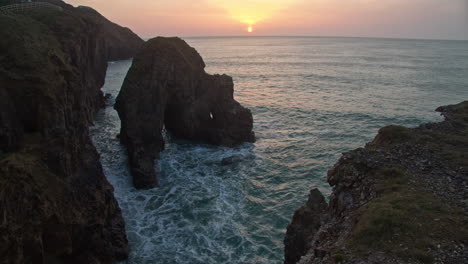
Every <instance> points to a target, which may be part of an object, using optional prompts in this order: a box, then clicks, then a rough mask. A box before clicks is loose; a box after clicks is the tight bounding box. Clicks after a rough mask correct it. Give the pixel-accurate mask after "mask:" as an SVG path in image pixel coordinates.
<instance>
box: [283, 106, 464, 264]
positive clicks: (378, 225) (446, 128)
mask: <svg viewBox="0 0 468 264" xmlns="http://www.w3.org/2000/svg"><path fill="white" fill-rule="evenodd" d="M437 111H439V112H442V115H444V117H445V121H443V122H440V123H434V124H424V125H421V126H419V127H417V128H404V127H399V126H388V127H385V128H382V129H381V130H380V131H379V134H378V135H377V136H376V138H375V139H374V141H373V142H371V143H369V144H367V146H366V147H365V148H361V149H357V150H354V151H351V152H348V153H345V154H344V155H343V157H342V158H341V159H340V161H339V162H338V163H337V164H336V165H335V166H334V167H333V168H332V169H331V170H330V171H329V173H328V182H329V183H330V185H331V186H333V193H332V195H331V197H330V203H329V205H328V208H327V209H326V210H324V212H322V213H318V212H317V210H312V213H311V214H315V215H317V214H318V216H315V218H314V219H315V220H314V221H319V222H320V224H319V227H317V225H316V224H314V225H315V226H316V227H315V228H314V229H313V230H311V231H310V232H309V233H308V234H307V236H306V238H305V239H304V238H302V239H291V238H296V237H297V235H296V234H295V230H306V228H307V225H308V224H307V223H305V224H304V223H303V222H301V221H299V220H293V222H292V223H291V224H290V226H289V227H288V233H287V236H286V240H285V246H286V250H285V254H286V256H285V259H286V261H285V263H465V262H467V260H468V250H467V248H466V245H467V243H468V221H467V220H466V219H467V208H468V204H467V198H468V195H467V192H466V190H467V180H468V163H467V159H466V157H467V155H468V102H463V103H460V104H458V105H452V106H445V107H440V108H438V109H437ZM313 203H320V198H317V199H315V200H314V201H309V202H308V204H313ZM309 208H312V207H310V206H309ZM300 210H303V209H300ZM298 212H299V211H298ZM298 212H296V214H295V218H296V216H297V214H298ZM306 217H307V216H306ZM301 247H305V248H306V249H302V252H300V254H299V255H298V254H297V249H300V248H301ZM301 257H302V258H301Z"/></svg>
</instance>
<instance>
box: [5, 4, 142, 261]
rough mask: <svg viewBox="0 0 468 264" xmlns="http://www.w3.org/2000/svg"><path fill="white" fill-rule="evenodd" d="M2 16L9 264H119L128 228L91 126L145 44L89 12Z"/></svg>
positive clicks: (37, 11) (69, 10) (40, 11)
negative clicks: (111, 68) (113, 74)
mask: <svg viewBox="0 0 468 264" xmlns="http://www.w3.org/2000/svg"><path fill="white" fill-rule="evenodd" d="M55 2H56V3H57V4H60V5H62V6H63V7H64V8H63V11H57V10H54V9H47V8H38V9H33V10H28V11H27V12H24V13H21V14H10V15H0V256H2V258H1V260H0V262H1V263H112V262H113V261H114V260H121V259H125V258H126V257H127V255H128V246H127V238H126V234H125V227H124V221H123V219H122V216H121V212H120V209H119V206H118V204H117V201H116V200H115V198H114V195H113V188H112V186H111V185H110V184H109V183H108V182H107V180H106V178H105V177H104V175H103V172H102V167H101V164H100V161H99V155H98V153H97V152H96V150H95V148H94V146H93V145H92V143H91V140H90V137H89V133H88V126H89V125H90V124H91V123H92V120H93V117H94V114H95V113H96V111H97V110H98V109H99V108H100V107H102V106H103V102H104V99H103V96H102V92H101V91H100V88H101V87H102V85H103V83H104V77H105V74H106V68H107V61H108V60H114V59H124V58H130V57H131V56H133V54H135V53H136V51H137V50H138V49H139V47H140V46H141V45H142V44H143V41H142V40H141V39H140V38H139V37H138V36H136V35H135V34H133V33H132V32H131V31H129V30H127V29H125V28H121V27H120V26H117V25H115V24H112V23H111V22H109V21H107V20H106V19H104V18H103V17H102V16H100V15H99V14H98V13H97V12H95V11H93V10H90V9H89V8H73V7H72V6H69V5H67V4H65V3H63V2H61V1H55Z"/></svg>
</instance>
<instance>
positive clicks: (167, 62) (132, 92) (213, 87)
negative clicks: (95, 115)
mask: <svg viewBox="0 0 468 264" xmlns="http://www.w3.org/2000/svg"><path fill="white" fill-rule="evenodd" d="M204 68H205V63H204V62H203V59H202V58H201V57H200V55H199V54H198V52H197V51H196V50H195V49H193V48H191V47H190V46H189V45H188V44H187V43H185V41H183V40H181V39H179V38H162V37H158V38H154V39H151V40H149V41H148V42H147V43H146V44H145V45H144V46H143V48H142V49H141V51H140V52H139V53H138V54H137V56H136V57H135V59H134V61H133V65H132V67H131V68H130V70H129V72H128V75H127V77H126V78H125V81H124V84H123V86H122V89H121V91H120V93H119V95H118V97H117V101H116V105H115V109H116V110H117V111H118V113H119V116H120V119H121V123H122V127H121V133H120V140H121V142H122V143H123V144H125V145H126V146H127V150H128V154H129V160H130V168H131V173H132V176H133V183H134V185H135V187H137V188H152V187H155V186H157V185H158V177H157V175H156V172H155V162H154V160H155V159H157V158H159V153H160V152H161V151H162V150H163V149H164V139H163V136H162V131H163V128H165V129H166V130H167V131H168V132H169V133H171V134H172V135H174V136H176V137H180V138H185V139H190V140H201V141H205V142H208V143H211V144H217V145H226V146H235V145H238V144H241V143H242V142H253V141H254V140H255V136H254V133H253V132H252V127H253V118H252V114H251V112H250V110H248V109H246V108H244V107H242V106H241V105H240V104H239V103H238V102H237V101H235V100H234V96H233V93H234V84H233V81H232V78H231V77H229V76H227V75H209V74H207V73H206V72H205V70H204Z"/></svg>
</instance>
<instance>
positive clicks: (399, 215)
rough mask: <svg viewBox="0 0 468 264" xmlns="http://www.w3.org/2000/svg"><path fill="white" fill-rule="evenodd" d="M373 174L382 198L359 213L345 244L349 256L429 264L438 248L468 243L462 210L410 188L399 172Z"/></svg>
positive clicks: (397, 170)
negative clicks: (387, 256) (377, 254)
mask: <svg viewBox="0 0 468 264" xmlns="http://www.w3.org/2000/svg"><path fill="white" fill-rule="evenodd" d="M376 175H377V177H379V178H380V183H379V184H378V185H377V186H376V188H377V192H378V193H380V197H378V198H376V199H374V200H372V201H371V202H369V203H368V204H366V205H364V206H362V207H361V208H359V209H358V210H357V214H358V215H359V218H358V219H359V220H358V222H357V223H356V225H355V227H354V229H353V231H352V234H351V238H350V240H349V241H350V242H349V245H348V248H349V249H351V251H352V252H354V253H355V254H357V255H361V256H363V255H367V254H368V253H369V252H370V251H382V252H385V253H387V254H390V255H394V256H397V257H399V258H402V259H408V260H410V259H413V260H417V261H420V262H422V263H433V261H434V255H433V254H434V250H435V249H437V248H438V247H439V246H440V247H442V248H451V246H453V243H457V244H460V243H466V242H467V241H466V239H467V237H468V221H467V218H466V214H464V213H463V212H462V211H461V210H459V209H455V208H451V207H449V206H448V205H446V204H444V203H443V202H442V201H441V200H440V199H437V198H436V197H435V196H434V195H432V194H430V193H427V192H424V191H422V190H420V189H418V188H417V187H414V186H412V185H411V184H409V175H407V174H406V173H405V172H404V171H402V170H401V169H399V168H396V167H387V168H384V169H381V170H379V171H377V172H376ZM431 252H432V253H431ZM335 259H336V258H335ZM338 259H342V256H340V255H338Z"/></svg>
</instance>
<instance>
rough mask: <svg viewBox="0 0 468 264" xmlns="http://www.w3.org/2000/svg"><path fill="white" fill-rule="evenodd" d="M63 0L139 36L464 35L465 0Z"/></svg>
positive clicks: (467, 20)
mask: <svg viewBox="0 0 468 264" xmlns="http://www.w3.org/2000/svg"><path fill="white" fill-rule="evenodd" d="M66 2H68V3H70V4H72V5H75V6H78V5H86V6H91V7H93V8H95V9H97V10H98V11H99V12H101V13H102V14H103V15H104V16H106V17H107V18H109V19H110V20H112V21H114V22H116V23H118V24H121V25H124V26H127V27H130V28H131V29H132V30H134V31H135V32H136V33H137V34H139V35H140V36H141V37H143V38H147V37H153V36H156V35H163V36H234V35H235V36H237V35H274V36H278V35H295V36H359V37H391V38H429V39H465V40H467V39H468V0H139V1H138V0H112V1H109V0H68V1H66ZM249 26H251V27H252V32H251V33H249V32H248V28H249Z"/></svg>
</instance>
